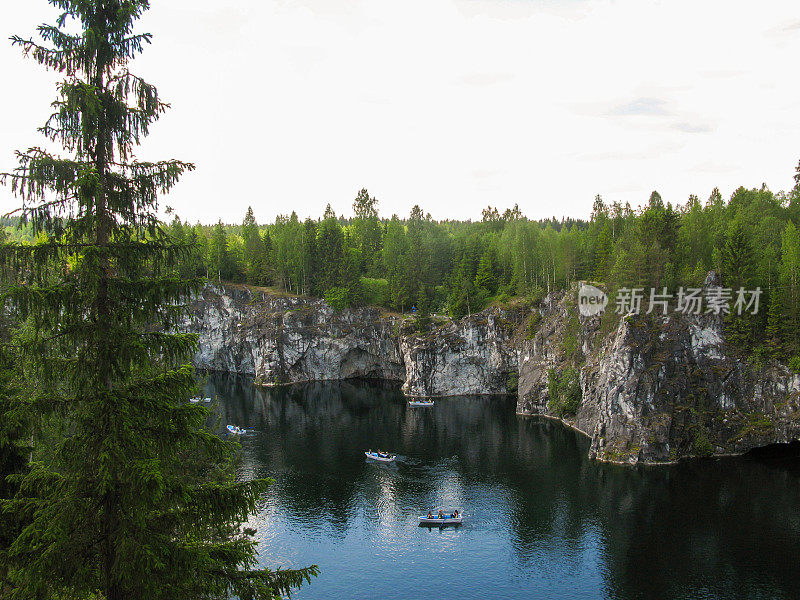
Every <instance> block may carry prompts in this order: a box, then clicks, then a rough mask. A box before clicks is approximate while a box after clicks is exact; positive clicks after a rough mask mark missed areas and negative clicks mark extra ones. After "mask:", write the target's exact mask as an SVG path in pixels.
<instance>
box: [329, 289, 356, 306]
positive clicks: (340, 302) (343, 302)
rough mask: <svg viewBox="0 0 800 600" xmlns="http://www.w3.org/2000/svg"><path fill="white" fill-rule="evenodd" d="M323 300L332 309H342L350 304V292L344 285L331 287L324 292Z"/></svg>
mask: <svg viewBox="0 0 800 600" xmlns="http://www.w3.org/2000/svg"><path fill="white" fill-rule="evenodd" d="M325 302H327V303H328V306H330V307H331V308H332V309H333V310H344V309H345V308H348V307H349V306H350V292H349V290H348V289H347V288H345V287H332V288H329V289H328V290H327V291H326V292H325Z"/></svg>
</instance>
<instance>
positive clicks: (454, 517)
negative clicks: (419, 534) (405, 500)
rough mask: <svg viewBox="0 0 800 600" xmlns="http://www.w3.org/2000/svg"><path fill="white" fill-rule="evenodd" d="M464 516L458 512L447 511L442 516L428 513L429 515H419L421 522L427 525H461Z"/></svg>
mask: <svg viewBox="0 0 800 600" xmlns="http://www.w3.org/2000/svg"><path fill="white" fill-rule="evenodd" d="M463 518H464V516H463V515H462V514H461V513H460V512H458V511H453V512H446V513H443V515H442V516H441V517H439V516H437V515H434V514H433V513H428V516H422V517H419V524H420V525H423V526H425V527H445V526H447V525H461V521H462V519H463Z"/></svg>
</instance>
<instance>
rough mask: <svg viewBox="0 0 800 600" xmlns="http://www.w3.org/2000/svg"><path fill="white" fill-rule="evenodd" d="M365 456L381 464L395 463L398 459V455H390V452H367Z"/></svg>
mask: <svg viewBox="0 0 800 600" xmlns="http://www.w3.org/2000/svg"><path fill="white" fill-rule="evenodd" d="M364 454H365V455H366V456H367V458H370V459H372V460H377V461H380V462H394V459H396V458H397V455H395V454H389V453H388V452H383V451H381V450H367V451H366V452H364Z"/></svg>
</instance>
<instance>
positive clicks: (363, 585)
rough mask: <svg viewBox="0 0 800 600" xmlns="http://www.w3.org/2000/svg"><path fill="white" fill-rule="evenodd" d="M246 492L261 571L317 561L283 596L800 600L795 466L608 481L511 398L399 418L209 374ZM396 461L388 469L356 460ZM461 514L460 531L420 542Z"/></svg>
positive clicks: (384, 396) (388, 404) (467, 401)
mask: <svg viewBox="0 0 800 600" xmlns="http://www.w3.org/2000/svg"><path fill="white" fill-rule="evenodd" d="M205 389H206V395H207V396H212V397H214V398H216V399H217V400H218V405H217V407H216V410H217V411H218V412H219V414H220V415H221V427H222V428H224V426H225V425H226V424H229V423H230V424H236V425H240V426H243V427H248V428H254V429H256V430H257V432H256V433H254V434H253V435H248V436H245V437H244V438H243V439H242V446H243V461H242V465H241V467H240V471H241V473H240V474H241V477H243V478H250V477H271V478H273V479H274V480H275V484H274V485H273V486H272V487H271V489H270V491H269V492H268V493H267V494H266V495H265V496H264V497H263V498H262V500H261V502H260V505H259V512H258V514H257V515H255V516H254V517H253V518H252V519H251V524H252V525H253V526H254V527H257V528H258V539H259V541H260V542H261V545H260V552H261V557H262V560H263V563H264V564H265V565H267V566H270V567H274V566H277V565H281V566H284V567H297V566H305V565H309V564H312V563H316V564H318V565H319V566H320V568H321V570H322V573H321V575H320V576H319V577H317V578H316V579H314V580H313V582H312V584H311V585H310V586H307V587H304V588H303V589H302V590H301V591H300V592H299V593H297V595H296V596H295V597H296V598H299V599H301V600H303V599H317V598H325V599H345V598H347V599H351V598H353V599H361V598H365V599H367V598H376V599H387V600H388V599H395V598H396V599H400V598H402V599H406V598H409V599H417V598H419V599H422V598H425V599H436V600H440V599H449V598H459V599H465V600H469V599H477V598H481V599H483V598H525V599H532V598H548V599H549V598H624V599H628V598H637V599H638V598H642V599H658V598H681V599H687V600H688V599H698V598H770V599H771V598H787V599H788V598H800V461H799V460H798V459H797V458H787V457H783V458H775V457H773V458H763V457H762V458H754V457H743V458H737V459H725V460H713V461H693V462H690V463H684V464H680V465H677V466H673V467H639V468H630V467H619V466H612V465H603V464H598V463H595V462H591V461H589V460H588V459H587V458H586V454H587V450H588V440H587V439H586V438H584V437H583V436H580V435H578V434H576V433H574V432H572V431H570V430H568V429H566V428H564V427H562V426H561V425H559V424H557V423H552V422H549V421H546V420H541V419H533V418H522V417H517V416H516V415H515V414H514V401H513V399H498V398H449V399H443V400H437V401H436V406H435V407H433V408H410V407H409V406H408V404H407V403H406V401H405V399H404V398H403V397H402V395H401V394H400V392H399V391H398V390H397V389H396V388H393V387H387V386H382V385H376V384H367V383H341V384H313V385H306V386H296V387H293V388H287V389H280V390H269V391H267V390H262V389H257V388H254V387H253V386H252V385H251V381H250V380H249V379H246V378H235V377H231V376H216V375H214V376H210V377H209V378H208V381H207V383H206V388H205ZM370 448H373V449H375V448H381V449H385V450H389V451H391V452H394V453H397V454H398V455H399V456H398V461H397V463H394V464H378V463H374V462H371V461H368V460H367V459H366V457H365V456H364V451H365V450H367V449H370ZM440 507H441V508H451V507H455V508H459V509H461V510H462V512H463V513H464V516H465V520H464V521H465V522H464V525H462V526H461V527H459V528H458V529H443V530H439V529H432V530H429V529H428V528H424V527H418V526H417V517H418V516H419V515H421V514H423V513H426V512H427V511H428V510H429V509H433V508H440Z"/></svg>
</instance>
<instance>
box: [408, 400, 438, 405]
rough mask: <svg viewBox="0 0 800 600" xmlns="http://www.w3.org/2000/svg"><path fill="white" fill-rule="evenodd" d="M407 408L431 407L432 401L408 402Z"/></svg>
mask: <svg viewBox="0 0 800 600" xmlns="http://www.w3.org/2000/svg"><path fill="white" fill-rule="evenodd" d="M408 405H409V406H433V400H409V401H408Z"/></svg>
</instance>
